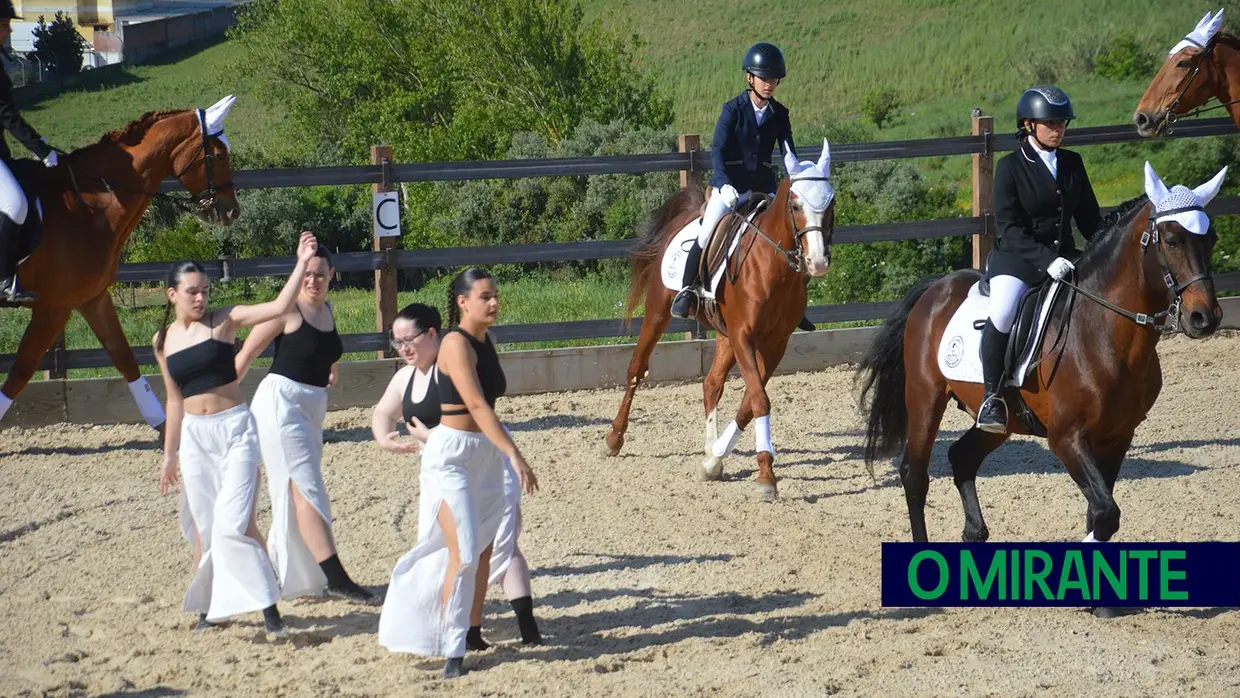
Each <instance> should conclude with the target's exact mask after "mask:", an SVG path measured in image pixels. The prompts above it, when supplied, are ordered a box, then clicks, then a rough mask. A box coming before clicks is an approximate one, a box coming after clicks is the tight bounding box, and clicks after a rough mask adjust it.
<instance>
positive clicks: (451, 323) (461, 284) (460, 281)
mask: <svg viewBox="0 0 1240 698" xmlns="http://www.w3.org/2000/svg"><path fill="white" fill-rule="evenodd" d="M489 278H491V275H490V274H488V273H487V271H486V270H485V269H479V268H478V267H470V268H468V269H466V270H465V271H463V272H461V273H459V274H457V275H456V276H455V277H453V279H452V283H450V284H448V327H449V328H452V327H456V326H457V325H459V324H461V307H460V306H459V305H457V304H456V299H457V296H468V295H469V291H470V290H471V289H472V288H473V287H474V284H476V283H478V282H479V281H481V280H483V279H489Z"/></svg>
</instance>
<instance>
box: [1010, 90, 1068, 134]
mask: <svg viewBox="0 0 1240 698" xmlns="http://www.w3.org/2000/svg"><path fill="white" fill-rule="evenodd" d="M1075 118H1076V114H1074V113H1072V100H1070V99H1068V93H1066V92H1064V91H1063V90H1061V89H1059V88H1058V87H1053V86H1051V85H1035V86H1034V87H1030V88H1029V89H1027V90H1025V91H1024V93H1023V94H1021V96H1020V101H1019V102H1017V103H1016V128H1017V129H1018V130H1021V131H1023V130H1024V128H1025V127H1024V123H1025V119H1034V120H1037V121H1044V120H1047V121H1055V120H1059V119H1063V120H1064V121H1071V120H1073V119H1075Z"/></svg>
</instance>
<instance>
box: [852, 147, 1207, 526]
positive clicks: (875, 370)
mask: <svg viewBox="0 0 1240 698" xmlns="http://www.w3.org/2000/svg"><path fill="white" fill-rule="evenodd" d="M1145 168H1146V171H1145V174H1146V185H1145V189H1146V195H1144V196H1140V197H1137V198H1135V199H1132V200H1130V201H1128V202H1125V203H1124V204H1121V205H1120V207H1119V208H1118V209H1117V210H1116V211H1115V212H1113V213H1111V214H1110V215H1109V216H1108V218H1107V220H1105V221H1104V222H1103V224H1102V225H1101V226H1100V227H1099V231H1098V233H1097V234H1096V235H1095V236H1094V237H1093V238H1092V239H1091V241H1090V244H1089V245H1088V247H1087V248H1086V249H1085V251H1084V253H1083V254H1082V256H1081V258H1080V259H1079V260H1078V262H1077V264H1076V269H1077V272H1076V273H1077V274H1078V278H1079V281H1078V282H1076V283H1073V282H1071V281H1068V280H1065V281H1064V282H1062V284H1063V285H1062V286H1061V288H1060V293H1059V296H1058V299H1057V302H1056V304H1055V307H1053V308H1052V310H1051V312H1050V315H1049V316H1048V321H1047V322H1046V327H1047V333H1046V334H1045V335H1044V339H1043V341H1042V344H1041V346H1040V349H1039V351H1038V353H1037V354H1036V356H1037V358H1038V363H1037V364H1036V366H1034V367H1033V368H1032V369H1031V370H1030V372H1029V373H1028V377H1027V379H1026V380H1025V381H1024V383H1023V385H1021V386H1020V388H1019V393H1018V396H1019V398H1021V399H1023V401H1024V403H1025V405H1027V406H1028V407H1029V408H1030V409H1031V410H1032V411H1033V413H1034V414H1035V415H1036V417H1037V419H1038V421H1039V422H1041V424H1042V425H1044V426H1045V433H1044V434H1037V435H1039V436H1042V435H1045V437H1046V439H1047V443H1048V445H1049V447H1050V450H1051V452H1052V453H1054V454H1055V456H1056V457H1058V458H1059V459H1060V460H1061V461H1062V462H1063V463H1064V465H1065V466H1066V467H1067V470H1068V474H1069V475H1071V476H1072V479H1073V480H1074V481H1075V482H1076V484H1077V486H1078V487H1080V489H1081V492H1082V493H1083V494H1084V495H1085V499H1086V501H1087V502H1088V509H1087V513H1086V516H1085V528H1086V530H1087V531H1088V534H1087V536H1086V538H1085V540H1086V541H1089V542H1092V541H1095V540H1096V541H1106V540H1110V539H1111V537H1112V536H1113V535H1115V533H1116V531H1118V530H1119V518H1120V510H1119V506H1118V505H1117V504H1116V503H1115V498H1114V496H1113V492H1114V487H1115V480H1116V478H1117V477H1118V476H1119V471H1120V465H1121V464H1122V462H1123V460H1124V456H1125V454H1126V453H1127V451H1128V447H1129V445H1130V444H1131V443H1132V438H1133V433H1134V432H1135V430H1136V428H1137V426H1138V425H1139V424H1140V423H1141V422H1142V421H1144V420H1145V417H1146V415H1147V414H1149V411H1150V408H1151V407H1152V406H1153V405H1154V401H1155V400H1156V399H1157V398H1158V394H1159V391H1160V390H1161V389H1162V369H1161V367H1160V365H1159V362H1158V354H1157V352H1156V351H1155V348H1156V345H1157V343H1158V340H1159V337H1160V334H1161V331H1162V330H1167V329H1169V330H1170V331H1172V332H1174V331H1175V330H1176V328H1177V327H1178V326H1182V327H1183V330H1184V332H1185V334H1187V335H1188V336H1189V337H1192V338H1201V337H1206V336H1208V335H1210V334H1212V333H1213V332H1214V331H1215V330H1216V329H1217V328H1218V325H1219V322H1220V321H1221V319H1222V309H1221V308H1220V307H1219V304H1218V300H1217V299H1216V298H1215V295H1214V282H1213V280H1212V278H1211V271H1212V268H1211V262H1210V254H1211V251H1212V249H1213V247H1214V243H1215V240H1216V235H1215V233H1214V231H1213V229H1211V228H1210V226H1209V219H1208V218H1207V217H1206V215H1205V213H1204V211H1203V210H1202V209H1203V208H1204V206H1205V205H1206V204H1207V203H1209V201H1210V200H1211V199H1212V198H1214V196H1215V195H1216V194H1217V193H1218V190H1219V187H1220V186H1222V180H1223V176H1224V175H1225V174H1226V169H1227V168H1223V171H1222V172H1220V173H1219V174H1218V175H1216V176H1215V177H1214V178H1213V179H1211V180H1210V181H1209V182H1207V183H1206V184H1204V185H1202V186H1200V187H1198V188H1197V189H1195V190H1190V189H1188V188H1186V187H1183V186H1176V187H1174V188H1172V189H1171V190H1168V189H1167V188H1166V187H1165V186H1164V185H1163V183H1162V182H1161V181H1160V180H1159V179H1158V176H1157V175H1156V174H1155V173H1154V170H1153V168H1152V167H1150V165H1149V163H1146V165H1145ZM978 279H979V273H978V272H977V271H974V270H963V271H957V272H953V273H952V274H949V275H948V276H946V277H942V278H940V279H937V280H931V281H929V282H923V283H922V284H920V285H918V286H917V287H916V288H914V289H913V290H912V291H911V292H910V293H909V294H908V295H907V296H906V297H905V298H904V300H903V302H902V303H901V304H900V306H899V308H898V309H897V310H896V311H895V312H894V313H893V314H892V315H891V316H890V317H888V318H887V320H886V322H885V324H884V325H883V326H882V328H881V329H880V330H879V333H878V335H877V336H876V337H875V339H874V343H873V345H872V347H871V348H870V349H869V351H868V353H867V355H866V357H865V358H864V360H863V361H862V363H861V366H860V368H859V369H858V378H859V379H861V378H864V385H863V388H862V391H861V402H862V406H863V410H865V411H866V412H868V429H867V434H866V439H865V461H866V465H867V466H869V467H872V466H871V463H872V462H873V460H874V459H875V457H877V456H879V455H887V454H893V453H894V452H896V451H897V450H898V449H901V448H902V449H903V461H902V462H901V463H900V466H899V470H900V479H901V481H902V482H903V485H904V498H905V503H906V504H907V506H908V514H909V523H910V525H911V528H912V535H913V540H914V541H916V542H926V541H927V540H928V538H927V534H926V518H925V506H926V492H927V490H928V488H929V476H928V473H927V469H928V466H929V463H930V453H931V448H932V447H933V446H934V442H935V437H936V434H937V432H938V430H939V422H940V420H941V419H942V416H943V411H944V409H945V408H946V407H947V403H948V400H949V399H955V400H956V401H957V403H958V404H960V406H961V407H962V408H963V409H965V410H966V411H967V412H969V413H970V414H973V415H976V414H977V408H978V407H979V403H980V402H981V400H982V385H981V378H980V376H979V377H978V379H977V382H961V381H958V380H950V379H948V378H946V377H945V376H944V371H942V370H941V369H940V364H939V360H938V358H937V355H938V354H939V348H940V345H941V343H942V341H943V338H944V335H945V328H946V326H947V324H948V321H949V320H951V318H952V316H953V314H954V313H955V312H956V309H957V308H958V307H959V306H960V305H961V303H962V301H964V300H965V297H966V295H968V294H969V291H970V287H971V286H973V285H974V284H975V283H976V282H977V281H978ZM1050 283H1054V282H1050ZM975 307H976V312H978V313H979V315H980V316H982V317H984V315H985V306H984V304H983V305H981V306H975ZM979 333H980V331H979ZM1014 336H1015V335H1014ZM948 361H949V362H950V361H951V359H949V360H948ZM949 365H958V364H950V363H949ZM871 394H872V400H869V402H870V404H869V405H868V406H866V402H867V399H868V396H870V395H871ZM1015 397H1017V392H1016V388H1015V387H1012V386H1007V387H1006V388H1005V398H1007V401H1008V404H1009V405H1012V404H1013V402H1014V398H1015ZM1008 412H1009V414H1011V415H1012V417H1011V419H1012V423H1011V424H1009V425H1008V428H1009V433H999V434H995V433H988V432H985V431H982V430H980V429H978V428H976V427H972V428H970V429H969V430H968V431H966V432H965V433H964V435H963V436H961V437H960V439H959V440H957V441H956V442H955V443H954V444H953V445H952V446H951V447H950V448H949V449H948V452H947V459H948V461H949V462H950V463H951V467H952V474H953V475H954V476H955V483H956V488H957V490H959V493H960V498H961V501H962V503H963V505H964V534H963V539H964V540H965V541H966V542H982V541H985V540H986V539H987V538H988V537H989V535H990V534H989V531H988V530H987V528H986V523H985V521H983V519H982V509H981V505H980V504H979V503H978V499H977V489H976V487H975V483H974V480H975V478H976V476H977V472H978V469H979V468H980V466H981V464H982V460H983V459H984V458H985V457H986V456H987V455H988V454H990V453H991V452H992V451H994V450H995V449H997V448H998V447H999V446H1000V445H1001V444H1002V443H1003V442H1004V441H1006V440H1007V438H1008V436H1009V435H1010V433H1022V434H1030V433H1034V432H1031V431H1029V430H1026V429H1025V428H1023V426H1022V423H1021V421H1020V420H1018V419H1017V418H1016V414H1015V412H1016V410H1013V409H1011V408H1010V407H1009V410H1008Z"/></svg>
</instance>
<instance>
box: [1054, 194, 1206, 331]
mask: <svg viewBox="0 0 1240 698" xmlns="http://www.w3.org/2000/svg"><path fill="white" fill-rule="evenodd" d="M1185 211H1204V209H1203V208H1202V207H1201V206H1183V207H1180V208H1172V209H1167V210H1166V211H1156V212H1155V213H1154V214H1153V215H1151V216H1150V223H1149V228H1148V229H1146V230H1145V232H1143V233H1141V254H1142V255H1144V254H1145V253H1146V252H1147V251H1149V248H1150V244H1151V243H1153V246H1154V249H1155V251H1157V252H1158V264H1159V266H1160V267H1162V272H1163V283H1164V284H1166V286H1167V294H1168V296H1169V297H1170V298H1171V302H1170V304H1169V305H1168V306H1167V309H1166V310H1161V311H1159V312H1157V313H1154V314H1153V315H1147V314H1146V313H1134V312H1132V311H1130V310H1125V309H1124V308H1121V307H1119V306H1118V305H1115V304H1114V303H1111V302H1110V301H1108V300H1106V299H1105V298H1101V297H1099V296H1097V295H1095V294H1093V293H1090V292H1089V291H1086V290H1085V289H1083V288H1081V287H1080V286H1077V285H1076V284H1073V283H1072V282H1070V281H1066V280H1061V283H1063V284H1064V285H1066V286H1067V287H1068V288H1071V289H1072V290H1074V291H1076V292H1077V293H1080V294H1081V295H1083V296H1085V297H1086V298H1088V299H1090V300H1092V301H1094V302H1095V303H1097V304H1098V305H1101V306H1102V307H1104V308H1106V309H1107V310H1110V311H1112V312H1115V313H1118V314H1120V315H1122V316H1124V317H1126V318H1128V319H1129V320H1132V321H1133V322H1135V323H1137V324H1138V325H1141V326H1143V327H1150V328H1152V329H1157V330H1165V329H1168V328H1169V330H1170V331H1171V332H1175V331H1177V330H1178V329H1179V318H1180V308H1181V307H1182V306H1183V304H1184V302H1183V300H1182V299H1181V297H1180V296H1181V294H1183V293H1184V291H1185V290H1186V289H1187V288H1188V287H1189V286H1192V285H1193V284H1195V283H1197V282H1198V281H1210V280H1212V279H1213V275H1211V274H1210V273H1209V272H1202V273H1200V274H1197V275H1195V276H1193V277H1191V278H1189V279H1188V280H1187V281H1183V282H1176V280H1175V275H1174V274H1172V273H1171V269H1170V267H1168V266H1167V253H1166V251H1165V250H1164V249H1163V246H1162V237H1161V236H1159V234H1158V227H1157V223H1158V219H1159V218H1165V217H1167V216H1170V215H1173V214H1176V213H1183V212H1185Z"/></svg>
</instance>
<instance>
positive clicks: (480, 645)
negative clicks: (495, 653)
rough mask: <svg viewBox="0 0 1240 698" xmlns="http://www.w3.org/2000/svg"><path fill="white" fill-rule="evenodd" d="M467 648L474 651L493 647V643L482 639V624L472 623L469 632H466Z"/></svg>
mask: <svg viewBox="0 0 1240 698" xmlns="http://www.w3.org/2000/svg"><path fill="white" fill-rule="evenodd" d="M465 649H467V650H471V651H474V652H481V651H483V650H489V649H491V645H489V644H488V643H487V641H486V640H483V639H482V626H481V625H471V626H470V627H469V632H467V633H465Z"/></svg>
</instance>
